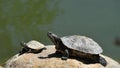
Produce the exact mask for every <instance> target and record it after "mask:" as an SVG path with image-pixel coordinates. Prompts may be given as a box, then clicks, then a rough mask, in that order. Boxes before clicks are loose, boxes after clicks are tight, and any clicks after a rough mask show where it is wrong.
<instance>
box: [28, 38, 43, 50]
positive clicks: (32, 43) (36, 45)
mask: <svg viewBox="0 0 120 68" xmlns="http://www.w3.org/2000/svg"><path fill="white" fill-rule="evenodd" d="M26 45H27V47H29V48H31V49H36V50H38V49H41V48H44V47H45V46H44V44H42V43H40V42H38V41H35V40H31V41H29V42H28V43H27V44H26Z"/></svg>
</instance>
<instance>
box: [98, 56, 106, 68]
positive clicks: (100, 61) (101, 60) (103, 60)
mask: <svg viewBox="0 0 120 68" xmlns="http://www.w3.org/2000/svg"><path fill="white" fill-rule="evenodd" d="M99 63H100V64H101V65H103V66H106V65H107V61H106V60H105V59H104V58H103V57H101V56H100V57H99Z"/></svg>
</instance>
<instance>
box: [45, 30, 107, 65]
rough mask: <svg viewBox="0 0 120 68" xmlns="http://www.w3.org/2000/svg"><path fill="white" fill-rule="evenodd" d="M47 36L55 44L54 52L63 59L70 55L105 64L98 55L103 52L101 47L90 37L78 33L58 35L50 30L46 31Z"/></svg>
mask: <svg viewBox="0 0 120 68" xmlns="http://www.w3.org/2000/svg"><path fill="white" fill-rule="evenodd" d="M47 35H48V37H49V38H50V39H51V41H52V42H53V43H54V44H55V48H56V53H61V54H63V56H62V57H61V58H62V59H63V60H66V59H67V58H68V57H70V56H74V57H79V58H82V59H87V60H89V59H90V60H94V61H97V62H99V63H100V64H102V65H103V66H106V65H107V62H106V60H105V59H104V58H103V57H101V56H99V54H100V53H102V52H103V50H102V48H101V47H100V46H99V45H98V44H97V43H96V42H95V41H94V40H92V39H91V38H88V37H86V36H80V35H73V36H64V37H61V38H60V37H58V36H57V35H55V34H54V33H52V32H48V33H47Z"/></svg>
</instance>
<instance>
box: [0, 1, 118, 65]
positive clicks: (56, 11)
mask: <svg viewBox="0 0 120 68" xmlns="http://www.w3.org/2000/svg"><path fill="white" fill-rule="evenodd" d="M119 3H120V1H118V0H114V1H113V0H105V1H104V0H100V1H98V0H96V1H90V0H83V1H82V0H74V1H73V0H51V1H50V0H32V1H29V0H19V1H16V0H10V1H8V0H1V1H0V63H3V62H4V61H5V60H7V59H8V58H9V57H10V56H13V55H14V54H16V53H18V52H19V50H20V44H19V43H20V41H25V42H28V41H30V40H32V39H35V40H38V41H40V42H42V43H44V44H52V43H51V41H50V40H49V39H48V38H47V36H46V33H47V32H48V31H52V32H54V33H56V34H58V35H59V36H65V35H73V34H80V35H86V36H89V37H91V38H93V39H94V40H95V41H97V42H98V43H99V44H100V45H101V46H102V48H103V49H104V54H105V55H107V56H110V57H112V58H113V59H115V60H117V61H120V58H119V57H120V54H119V52H120V47H119V46H115V44H114V39H115V37H116V36H120V8H119V6H120V4H119Z"/></svg>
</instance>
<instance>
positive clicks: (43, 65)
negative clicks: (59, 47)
mask: <svg viewBox="0 0 120 68" xmlns="http://www.w3.org/2000/svg"><path fill="white" fill-rule="evenodd" d="M46 48H47V50H43V51H42V52H41V53H38V54H34V53H25V54H22V55H19V54H16V55H15V56H13V57H11V58H10V59H9V60H8V61H7V62H6V64H5V67H4V68H120V64H119V63H118V62H116V61H114V60H113V59H111V58H109V57H107V56H104V55H101V56H102V57H104V58H105V59H106V61H107V66H106V67H104V66H102V65H101V64H99V63H85V62H84V60H82V59H81V60H78V59H75V58H69V59H68V60H61V58H60V57H61V55H56V54H55V51H56V50H55V47H54V46H51V45H50V46H46Z"/></svg>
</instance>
